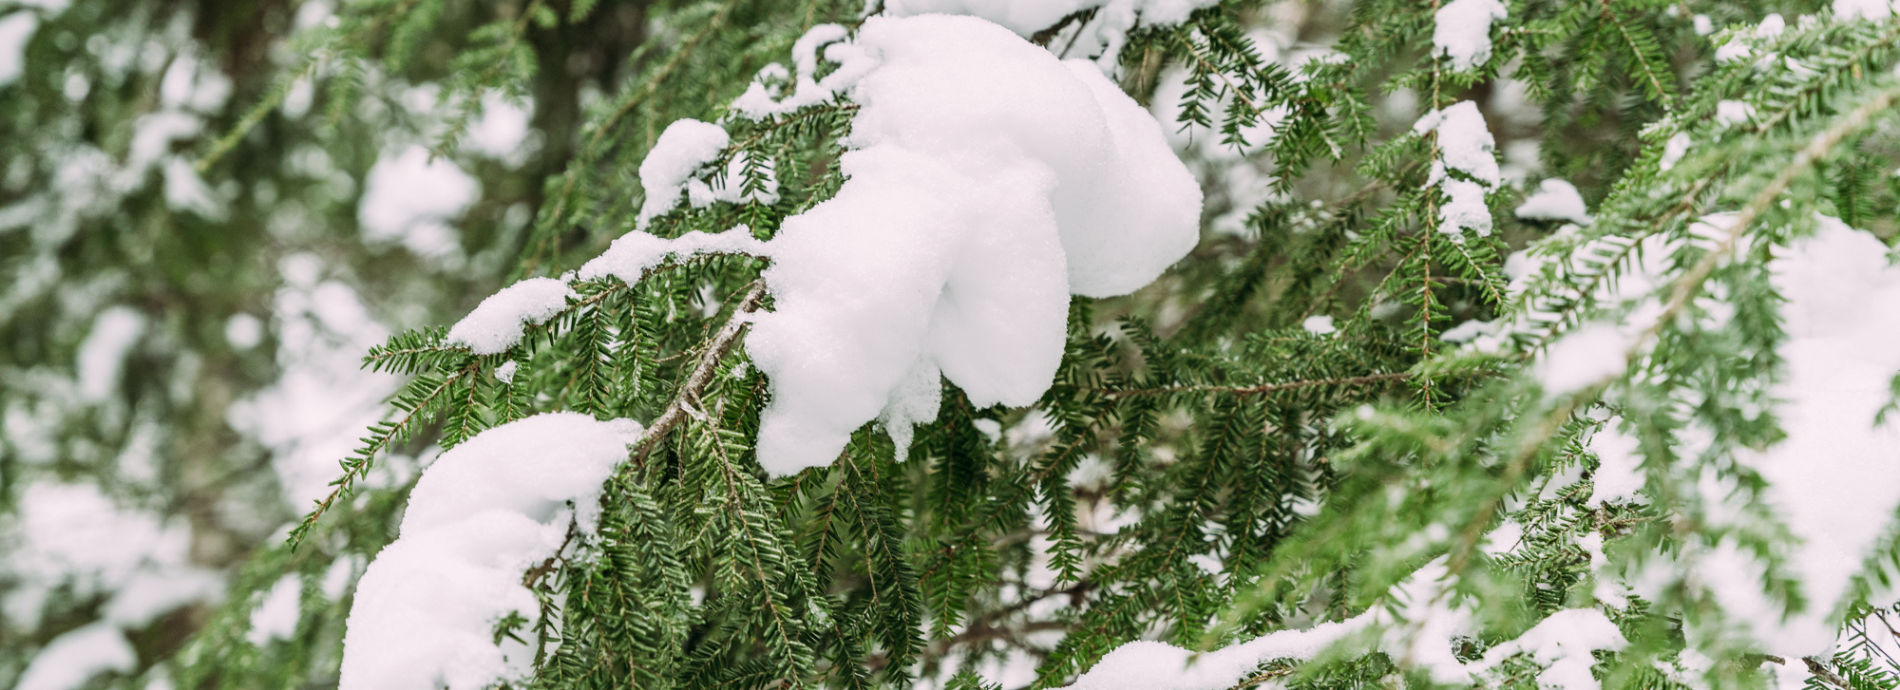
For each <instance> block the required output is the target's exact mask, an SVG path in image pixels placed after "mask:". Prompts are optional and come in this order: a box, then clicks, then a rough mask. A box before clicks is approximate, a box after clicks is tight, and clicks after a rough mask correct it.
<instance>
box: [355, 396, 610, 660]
mask: <svg viewBox="0 0 1900 690" xmlns="http://www.w3.org/2000/svg"><path fill="white" fill-rule="evenodd" d="M640 431H641V429H640V425H639V424H638V423H636V422H633V421H632V420H625V419H617V420H612V421H605V422H603V421H598V420H595V419H594V418H592V417H589V416H586V415H581V414H576V413H571V412H558V413H551V414H542V415H536V416H533V417H528V418H526V419H522V420H518V421H515V422H510V423H508V424H504V425H502V426H498V427H495V428H493V429H489V430H487V431H484V432H482V433H480V434H477V435H476V436H475V437H474V438H471V439H469V440H468V441H466V442H464V443H463V444H462V445H459V446H456V447H455V448H453V449H451V450H449V451H448V452H445V453H443V454H442V456H441V457H440V458H437V459H436V461H435V463H434V464H431V465H429V467H428V469H427V470H425V471H424V472H423V474H422V478H421V480H419V481H418V482H417V483H416V487H415V490H414V491H413V492H412V493H411V494H410V497H409V508H408V512H407V513H406V514H405V515H404V516H403V520H402V527H401V532H400V536H399V537H398V538H397V540H396V541H395V542H394V543H392V544H390V545H389V546H388V547H386V548H384V549H383V551H382V552H381V553H379V554H377V555H376V559H375V560H374V561H372V562H371V563H370V565H369V568H368V570H367V571H366V572H365V573H364V574H363V577H362V579H361V580H360V581H358V582H357V590H356V599H355V602H354V604H352V606H351V608H350V617H349V626H348V630H347V632H346V633H345V634H344V639H343V668H342V674H341V679H340V681H341V682H340V683H339V687H340V688H341V690H366V689H369V688H375V689H376V690H436V688H440V687H443V686H447V687H448V688H449V690H481V689H482V688H485V687H488V686H489V685H491V684H493V683H495V682H496V681H498V680H512V679H519V678H521V677H523V675H524V674H525V673H526V672H527V671H528V670H529V668H530V665H531V663H532V661H533V658H534V652H533V650H532V649H530V648H528V647H527V646H525V645H520V644H518V643H513V642H509V641H504V645H507V647H506V648H502V647H497V646H496V645H495V643H494V635H493V626H494V624H495V622H496V621H497V620H499V619H500V618H502V617H504V616H506V615H507V614H509V613H514V614H519V615H521V616H524V617H527V618H529V619H530V620H532V619H533V618H535V617H537V616H538V615H539V614H538V612H539V606H538V604H537V603H536V601H535V598H534V595H533V594H532V593H531V592H529V591H528V588H527V587H524V586H522V584H521V574H522V572H523V571H524V570H526V569H527V568H528V567H530V566H531V565H533V564H536V563H540V562H541V561H543V560H545V559H547V558H549V557H551V556H554V555H555V552H556V551H557V550H558V549H559V548H560V547H561V544H562V540H563V537H564V536H565V535H566V534H567V530H568V525H569V521H570V519H572V520H574V521H575V522H576V523H578V524H579V526H580V527H581V528H582V529H583V530H587V531H591V530H592V528H593V521H592V519H591V516H592V515H594V514H595V513H596V511H598V509H599V505H598V502H599V494H600V487H601V483H602V482H604V481H605V480H606V479H607V477H608V475H609V474H611V473H612V472H613V470H614V468H615V467H616V466H618V465H619V464H620V462H621V461H623V460H625V459H626V456H627V446H628V444H630V443H632V442H634V441H635V440H637V439H638V438H639V435H640ZM570 506H572V507H571V508H570Z"/></svg>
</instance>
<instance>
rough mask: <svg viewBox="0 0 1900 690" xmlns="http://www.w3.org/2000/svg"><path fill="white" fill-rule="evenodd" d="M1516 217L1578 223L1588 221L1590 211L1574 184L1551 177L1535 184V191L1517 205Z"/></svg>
mask: <svg viewBox="0 0 1900 690" xmlns="http://www.w3.org/2000/svg"><path fill="white" fill-rule="evenodd" d="M1517 217H1518V218H1522V219H1525V220H1562V221H1569V222H1572V223H1577V224H1579V225H1582V224H1587V223H1589V222H1590V212H1589V209H1587V208H1586V207H1585V206H1584V204H1583V195H1582V194H1579V193H1578V192H1577V188H1576V186H1575V185H1572V184H1570V183H1569V182H1566V181H1564V180H1560V179H1557V178H1551V179H1548V180H1544V181H1543V182H1541V183H1539V184H1538V185H1537V193H1536V194H1532V195H1531V196H1530V198H1528V199H1525V200H1524V203H1523V204H1522V205H1520V206H1518V207H1517Z"/></svg>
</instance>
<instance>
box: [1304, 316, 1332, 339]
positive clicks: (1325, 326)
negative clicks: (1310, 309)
mask: <svg viewBox="0 0 1900 690" xmlns="http://www.w3.org/2000/svg"><path fill="white" fill-rule="evenodd" d="M1300 328H1303V329H1306V332H1308V333H1312V334H1313V335H1328V334H1331V333H1333V332H1334V331H1337V330H1339V329H1336V328H1334V327H1333V317H1331V316H1328V315H1326V314H1319V315H1317V316H1309V317H1307V318H1306V320H1305V321H1301V322H1300Z"/></svg>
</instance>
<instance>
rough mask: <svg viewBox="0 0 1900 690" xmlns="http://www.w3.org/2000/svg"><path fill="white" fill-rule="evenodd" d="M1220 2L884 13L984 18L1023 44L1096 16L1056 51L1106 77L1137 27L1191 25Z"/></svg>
mask: <svg viewBox="0 0 1900 690" xmlns="http://www.w3.org/2000/svg"><path fill="white" fill-rule="evenodd" d="M1216 3H1217V0H886V2H885V3H884V13H885V14H886V15H889V16H892V17H913V16H918V15H925V14H954V15H967V16H972V17H979V18H982V19H986V20H989V21H991V22H994V23H996V24H999V25H1001V26H1003V27H1004V28H1007V29H1009V30H1010V31H1013V32H1015V33H1016V35H1018V36H1021V37H1023V38H1029V37H1031V36H1033V35H1034V34H1036V33H1038V32H1040V31H1043V30H1045V29H1049V28H1051V27H1054V26H1055V25H1056V23H1057V22H1059V21H1061V20H1062V18H1063V17H1065V16H1068V15H1070V14H1074V13H1076V12H1082V11H1086V10H1095V14H1094V16H1093V17H1092V18H1090V19H1089V21H1088V22H1086V23H1083V24H1081V25H1079V26H1075V25H1072V26H1071V27H1070V28H1067V29H1064V30H1063V32H1062V33H1061V34H1059V35H1058V36H1057V40H1054V41H1051V42H1050V44H1051V45H1056V46H1069V45H1070V44H1073V46H1072V47H1071V48H1070V50H1072V51H1074V52H1075V54H1077V55H1086V56H1090V57H1092V58H1094V61H1095V63H1096V65H1097V67H1098V68H1099V69H1100V70H1101V71H1102V72H1103V73H1104V74H1114V73H1115V70H1116V67H1117V61H1118V60H1119V59H1120V54H1121V49H1122V46H1123V45H1124V44H1125V43H1126V42H1127V36H1128V33H1129V32H1130V31H1132V30H1134V29H1135V27H1136V26H1137V25H1139V26H1145V27H1151V28H1160V27H1168V26H1174V25H1177V24H1180V23H1182V22H1185V21H1187V20H1188V17H1189V15H1191V14H1193V13H1194V11H1195V10H1198V9H1201V8H1204V7H1211V6H1213V5H1215V4H1216Z"/></svg>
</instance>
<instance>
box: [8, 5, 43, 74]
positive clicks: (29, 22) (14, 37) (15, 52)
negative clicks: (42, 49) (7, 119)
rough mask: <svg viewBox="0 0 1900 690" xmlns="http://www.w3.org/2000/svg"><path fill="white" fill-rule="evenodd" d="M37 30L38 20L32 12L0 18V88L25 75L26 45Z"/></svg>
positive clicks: (17, 13)
mask: <svg viewBox="0 0 1900 690" xmlns="http://www.w3.org/2000/svg"><path fill="white" fill-rule="evenodd" d="M38 28H40V18H39V17H38V16H36V15H34V14H33V13H32V12H14V13H12V14H9V15H7V16H4V17H0V87H4V86H6V85H8V84H12V83H13V82H16V81H19V79H20V75H22V74H25V73H26V43H27V41H28V40H30V39H32V38H33V31H34V30H35V29H38Z"/></svg>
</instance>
